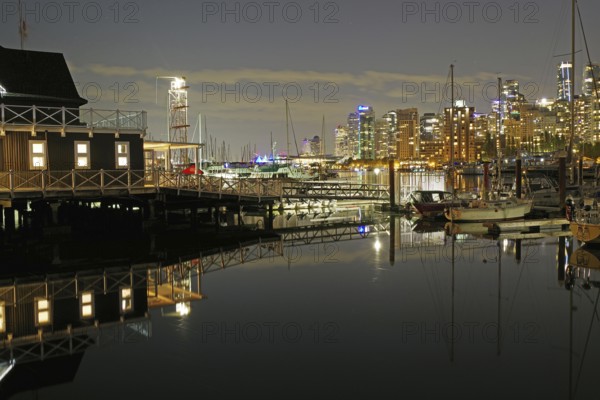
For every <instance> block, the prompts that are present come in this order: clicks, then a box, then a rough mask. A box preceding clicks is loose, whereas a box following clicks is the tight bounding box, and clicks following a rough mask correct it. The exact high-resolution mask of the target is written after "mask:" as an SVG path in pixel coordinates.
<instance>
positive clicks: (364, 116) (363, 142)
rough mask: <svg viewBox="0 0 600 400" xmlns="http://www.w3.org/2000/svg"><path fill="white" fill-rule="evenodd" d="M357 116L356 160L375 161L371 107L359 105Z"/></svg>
mask: <svg viewBox="0 0 600 400" xmlns="http://www.w3.org/2000/svg"><path fill="white" fill-rule="evenodd" d="M357 114H358V158H359V159H363V160H374V159H375V111H373V107H371V106H365V105H360V106H358V108H357Z"/></svg>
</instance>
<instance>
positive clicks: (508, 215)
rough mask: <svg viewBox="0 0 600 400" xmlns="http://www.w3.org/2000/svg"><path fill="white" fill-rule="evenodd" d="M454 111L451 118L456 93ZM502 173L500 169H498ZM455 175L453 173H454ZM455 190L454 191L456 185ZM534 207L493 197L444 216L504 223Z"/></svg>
mask: <svg viewBox="0 0 600 400" xmlns="http://www.w3.org/2000/svg"><path fill="white" fill-rule="evenodd" d="M453 67H454V66H451V68H450V70H451V75H450V77H451V85H452V87H453V86H454V68H453ZM501 87H502V85H501V80H500V78H498V98H500V93H501ZM451 101H452V109H451V118H453V116H454V91H452V99H451ZM450 127H451V129H450V138H451V139H450V143H451V144H452V145H453V143H454V139H453V137H454V133H453V132H454V123H451V125H450ZM450 152H451V155H452V157H451V159H452V165H451V167H453V165H454V149H453V148H452V149H451V150H450ZM498 172H499V173H500V168H498ZM452 173H453V172H452ZM501 179H502V178H501V177H500V176H498V181H499V182H501ZM452 186H453V190H454V185H452ZM532 207H533V201H532V200H529V199H520V198H515V197H509V198H500V196H495V197H494V196H492V197H491V198H490V199H486V198H485V196H484V198H482V199H474V200H470V201H468V202H467V203H466V204H461V205H458V206H457V205H454V204H451V205H450V206H448V207H446V209H445V210H444V216H445V217H446V219H447V220H449V221H452V222H458V221H463V222H477V221H502V220H509V219H521V218H524V217H525V215H526V214H529V213H530V212H531V209H532Z"/></svg>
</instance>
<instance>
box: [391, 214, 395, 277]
mask: <svg viewBox="0 0 600 400" xmlns="http://www.w3.org/2000/svg"><path fill="white" fill-rule="evenodd" d="M395 246H396V216H395V215H394V214H392V215H390V265H391V266H394V262H395V261H396V247H395Z"/></svg>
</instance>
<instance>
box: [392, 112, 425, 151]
mask: <svg viewBox="0 0 600 400" xmlns="http://www.w3.org/2000/svg"><path fill="white" fill-rule="evenodd" d="M396 115H397V117H398V147H397V151H396V154H397V157H398V159H400V160H416V159H418V158H419V144H420V137H421V135H420V120H419V111H418V110H417V109H416V108H406V109H403V110H396Z"/></svg>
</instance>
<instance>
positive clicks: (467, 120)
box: [444, 100, 478, 162]
mask: <svg viewBox="0 0 600 400" xmlns="http://www.w3.org/2000/svg"><path fill="white" fill-rule="evenodd" d="M451 110H452V109H451V108H445V109H444V160H445V161H446V162H449V161H451V160H454V162H474V161H477V156H478V154H477V149H476V144H475V129H474V127H473V119H474V117H475V115H474V114H475V107H467V106H466V104H465V102H464V101H462V100H458V101H457V102H456V103H455V106H454V115H453V116H452V115H451ZM451 132H452V134H453V135H451V134H450V133H451ZM451 136H453V137H451ZM452 150H454V156H453V155H452Z"/></svg>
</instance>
